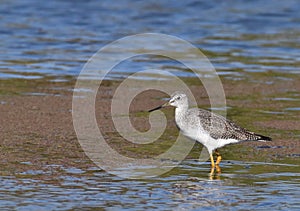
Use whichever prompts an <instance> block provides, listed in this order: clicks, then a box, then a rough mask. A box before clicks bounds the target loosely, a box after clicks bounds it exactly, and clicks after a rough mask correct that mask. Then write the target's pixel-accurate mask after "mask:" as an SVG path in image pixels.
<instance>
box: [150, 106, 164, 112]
mask: <svg viewBox="0 0 300 211" xmlns="http://www.w3.org/2000/svg"><path fill="white" fill-rule="evenodd" d="M162 107H163V105H161V106H158V107H156V108H153V109H151V110H149V111H148V112H152V111H156V110H158V109H161V108H162Z"/></svg>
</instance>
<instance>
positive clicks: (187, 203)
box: [0, 160, 300, 210]
mask: <svg viewBox="0 0 300 211" xmlns="http://www.w3.org/2000/svg"><path fill="white" fill-rule="evenodd" d="M221 167H222V173H221V174H220V175H215V176H214V177H213V178H210V177H209V174H208V172H209V164H208V163H207V164H199V163H198V162H197V161H195V160H186V161H184V162H183V163H182V164H181V165H180V166H178V168H177V169H175V170H174V171H172V172H170V173H168V175H165V176H162V177H160V178H154V179H152V180H126V179H121V178H118V177H116V176H114V175H110V174H107V173H106V172H104V171H101V170H98V169H97V168H94V167H93V168H89V169H87V170H81V169H77V168H69V169H68V168H64V167H62V166H55V168H56V169H60V171H63V172H64V175H63V176H59V177H57V178H52V179H46V180H40V179H35V178H36V177H37V176H38V175H40V174H49V172H42V171H30V172H23V173H20V174H19V175H15V176H9V177H8V176H7V177H2V178H1V180H0V183H1V188H0V196H1V200H0V205H1V207H2V210H5V209H6V210H11V209H13V208H15V207H16V206H17V207H18V208H17V210H41V209H42V210H45V209H46V210H67V209H78V210H79V209H80V210H81V209H83V208H106V209H108V210H110V209H111V210H115V209H119V208H123V209H132V210H141V209H143V210H153V209H158V210H169V209H174V210H191V209H196V210H197V209H205V210H206V209H210V210H219V209H225V210H231V209H258V210H265V209H276V210H279V209H284V210H287V209H288V210H297V209H299V208H300V202H299V194H300V189H299V187H300V185H299V184H300V183H299V180H300V173H299V170H298V169H299V165H296V164H294V165H291V164H282V163H281V164H276V163H259V162H253V163H252V162H245V163H244V162H239V161H226V162H224V163H223V164H222V166H221ZM52 168H53V166H52Z"/></svg>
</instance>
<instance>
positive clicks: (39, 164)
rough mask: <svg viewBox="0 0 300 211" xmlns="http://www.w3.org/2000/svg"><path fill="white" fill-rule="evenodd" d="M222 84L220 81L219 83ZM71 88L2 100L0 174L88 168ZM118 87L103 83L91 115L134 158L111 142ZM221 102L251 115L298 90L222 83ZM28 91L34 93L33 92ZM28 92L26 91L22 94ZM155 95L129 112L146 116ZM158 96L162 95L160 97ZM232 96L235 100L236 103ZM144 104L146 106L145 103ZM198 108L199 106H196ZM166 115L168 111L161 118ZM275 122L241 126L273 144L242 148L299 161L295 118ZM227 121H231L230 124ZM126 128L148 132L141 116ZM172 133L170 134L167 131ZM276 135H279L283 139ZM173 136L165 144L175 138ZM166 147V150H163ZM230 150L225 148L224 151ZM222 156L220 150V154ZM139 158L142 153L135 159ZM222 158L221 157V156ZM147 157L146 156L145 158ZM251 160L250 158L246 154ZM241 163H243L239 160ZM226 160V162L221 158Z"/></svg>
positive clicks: (197, 91) (199, 92)
mask: <svg viewBox="0 0 300 211" xmlns="http://www.w3.org/2000/svg"><path fill="white" fill-rule="evenodd" d="M225 82H226V81H225ZM73 85H74V83H73V82H72V83H67V84H63V85H62V84H59V83H58V84H55V83H52V84H51V83H50V84H47V85H46V86H45V87H44V88H43V90H42V91H43V92H44V93H47V95H42V96H40V95H24V94H21V95H2V96H1V104H0V114H1V118H0V127H1V140H0V144H1V155H0V156H1V159H0V160H1V161H0V162H1V164H0V165H1V166H2V168H1V174H2V175H12V174H15V173H18V172H23V171H26V170H28V169H40V168H43V166H45V165H52V164H57V165H63V166H77V167H78V168H81V167H87V166H93V165H94V164H93V163H92V162H91V161H90V160H89V159H88V158H87V156H86V155H85V153H84V152H83V150H82V149H81V147H80V145H79V143H78V141H77V137H76V134H75V132H74V128H73V124H72V112H71V111H72V94H73V93H72V91H71V90H72V88H73ZM117 85H118V83H107V84H106V86H103V87H102V88H101V90H102V91H99V92H98V96H97V103H96V104H97V105H96V115H97V119H99V121H100V120H101V123H102V125H99V127H100V129H101V130H102V131H103V132H104V133H105V137H106V138H107V140H108V142H110V143H111V144H112V145H113V147H114V148H115V149H116V150H118V151H120V152H121V153H124V154H126V155H127V156H133V157H134V156H135V152H134V151H132V150H129V151H126V146H127V145H129V148H130V147H133V148H134V147H136V146H134V145H133V144H130V143H128V142H126V141H119V140H121V138H120V137H118V136H116V137H113V136H114V135H115V134H116V131H115V129H114V126H113V122H112V121H111V118H108V117H109V111H110V100H111V98H112V96H111V94H112V93H113V92H114V90H115V88H116V87H117ZM223 85H224V88H225V92H226V97H227V104H228V105H230V106H234V107H241V109H246V108H248V107H249V108H250V107H251V108H252V109H255V110H264V108H265V105H266V104H265V103H266V101H268V100H265V98H266V97H267V96H273V95H275V94H276V95H277V94H278V93H279V92H285V90H287V89H296V90H300V84H299V83H296V81H294V82H293V83H289V84H286V83H277V84H272V85H267V84H255V85H254V86H252V87H245V86H244V85H243V83H236V82H231V83H224V84H223ZM190 87H191V90H192V91H193V93H194V95H195V96H196V98H197V101H198V103H199V105H201V104H202V105H203V104H204V105H206V106H208V105H209V101H208V99H207V97H206V93H205V90H204V89H203V87H202V86H199V85H197V84H196V85H191V86H190ZM32 90H35V88H34V86H33V87H32ZM28 91H29V92H30V89H29V90H28ZM253 93H254V95H257V93H259V96H260V98H261V99H264V101H260V100H253V99H248V100H247V96H251V95H253ZM157 95H159V93H158V92H155V91H147V92H145V93H143V94H141V95H139V96H138V97H137V98H136V99H135V100H134V102H133V103H132V106H131V107H130V109H131V112H133V113H135V112H141V111H143V110H144V111H145V110H148V109H150V108H152V107H154V106H157V105H159V104H160V103H161V102H160V101H159V100H158V99H157V97H159V96H157ZM162 96H163V95H162ZM237 96H239V97H240V98H239V99H237ZM145 99H149V100H147V102H145ZM200 102H201V103H200ZM280 106H282V107H284V106H286V104H285V102H278V103H276V104H275V103H274V102H271V101H270V102H269V104H268V105H267V107H268V109H273V108H274V109H279V108H280ZM168 112H169V113H172V109H169V111H167V113H168ZM241 115H242V114H238V113H230V112H229V116H230V117H233V119H234V121H237V122H239V120H242V118H243V117H241V118H240V117H239V116H241ZM275 117H276V118H275V119H273V120H272V119H270V118H268V119H263V120H262V121H256V120H255V119H254V121H252V122H250V123H249V125H243V126H247V127H249V126H250V128H249V129H253V130H256V131H258V132H264V133H269V134H266V135H270V136H272V137H273V139H274V141H273V142H271V143H268V144H261V143H256V142H251V143H242V145H244V146H247V147H250V148H251V149H253V150H254V151H256V153H257V152H264V153H265V154H268V156H269V158H270V159H271V160H272V159H276V158H280V157H281V158H286V157H295V158H298V157H299V155H300V141H299V133H298V135H295V131H297V130H299V128H300V121H297V119H299V118H300V116H299V112H295V113H294V116H293V118H292V119H291V118H289V117H287V118H284V117H282V116H278V117H277V116H276V115H275ZM231 119H232V118H231ZM132 124H133V125H134V126H136V127H137V128H138V129H140V130H146V129H147V128H148V127H149V124H148V120H147V116H142V117H141V116H139V115H133V116H132ZM168 127H169V129H170V130H173V131H175V130H177V129H174V128H175V125H174V122H173V120H172V119H169V126H168ZM172 128H173V129H172ZM276 131H285V132H284V134H283V133H281V132H276ZM175 137H176V132H174V135H173V136H171V137H170V138H175ZM166 146H168V144H166ZM229 147H231V146H229ZM225 152H226V149H225ZM143 153H145V152H144V151H143V150H142V151H141V154H143ZM225 154H226V153H225ZM151 155H152V154H151V153H150V154H149V155H148V156H151ZM251 155H252V156H253V154H251ZM241 156H244V157H243V158H242V159H247V155H245V154H243V155H241ZM224 159H226V157H225V158H224Z"/></svg>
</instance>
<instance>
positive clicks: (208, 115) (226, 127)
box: [198, 109, 271, 141]
mask: <svg viewBox="0 0 300 211" xmlns="http://www.w3.org/2000/svg"><path fill="white" fill-rule="evenodd" d="M198 115H199V117H200V122H201V125H202V127H203V129H204V130H206V131H208V132H209V134H210V136H211V137H212V138H214V139H236V140H240V141H258V140H265V141H270V140H271V138H269V137H266V136H262V135H258V134H255V133H253V132H250V131H248V130H246V129H244V128H242V127H240V126H238V125H236V124H235V123H234V122H232V121H230V120H228V119H226V118H225V117H223V116H220V115H218V114H214V113H212V112H210V111H207V110H204V109H199V113H198Z"/></svg>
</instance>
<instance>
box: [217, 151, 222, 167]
mask: <svg viewBox="0 0 300 211" xmlns="http://www.w3.org/2000/svg"><path fill="white" fill-rule="evenodd" d="M215 153H216V155H217V161H216V165H219V164H220V162H221V160H222V157H221V154H220V153H219V151H218V150H217V149H216V150H215Z"/></svg>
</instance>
